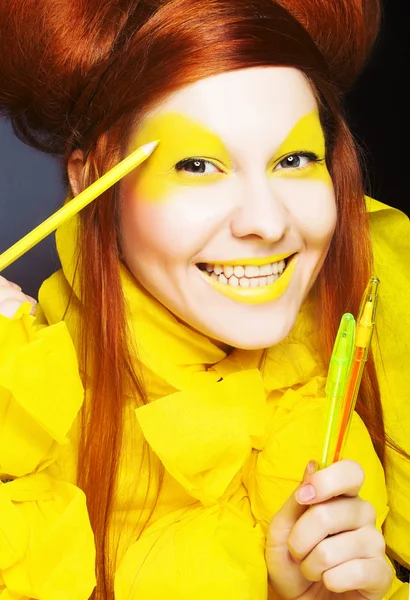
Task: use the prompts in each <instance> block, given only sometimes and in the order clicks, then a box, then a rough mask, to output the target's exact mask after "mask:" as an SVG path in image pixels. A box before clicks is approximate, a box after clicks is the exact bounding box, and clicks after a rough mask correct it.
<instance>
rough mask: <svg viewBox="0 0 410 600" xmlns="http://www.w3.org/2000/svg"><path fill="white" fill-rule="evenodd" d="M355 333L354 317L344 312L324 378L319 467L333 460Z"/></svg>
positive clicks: (326, 465) (325, 465)
mask: <svg viewBox="0 0 410 600" xmlns="http://www.w3.org/2000/svg"><path fill="white" fill-rule="evenodd" d="M355 333H356V321H355V318H354V316H353V315H352V314H350V313H345V314H344V315H343V316H342V318H341V320H340V325H339V329H338V332H337V335H336V340H335V343H334V346H333V352H332V357H331V359H330V363H329V370H328V374H327V379H326V398H327V414H326V420H325V442H324V446H323V454H322V460H321V463H320V468H321V469H323V468H325V467H328V466H329V465H330V464H331V463H332V462H333V454H334V446H335V444H336V435H335V432H336V431H337V429H338V424H340V420H341V417H342V414H341V408H342V400H343V393H344V390H345V387H346V382H347V376H348V374H349V367H350V363H351V360H352V356H353V351H354V340H355Z"/></svg>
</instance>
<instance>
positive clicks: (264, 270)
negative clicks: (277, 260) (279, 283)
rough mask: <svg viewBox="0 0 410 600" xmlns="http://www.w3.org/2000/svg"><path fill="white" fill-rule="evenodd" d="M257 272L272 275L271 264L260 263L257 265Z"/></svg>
mask: <svg viewBox="0 0 410 600" xmlns="http://www.w3.org/2000/svg"><path fill="white" fill-rule="evenodd" d="M259 272H260V274H261V275H272V265H271V264H270V265H262V266H261V267H259Z"/></svg>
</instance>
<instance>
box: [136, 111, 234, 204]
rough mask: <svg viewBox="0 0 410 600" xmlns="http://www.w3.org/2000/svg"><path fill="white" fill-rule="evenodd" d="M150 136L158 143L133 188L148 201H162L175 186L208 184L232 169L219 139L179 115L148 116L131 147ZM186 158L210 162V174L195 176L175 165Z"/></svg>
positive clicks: (139, 172) (202, 127) (204, 128)
mask: <svg viewBox="0 0 410 600" xmlns="http://www.w3.org/2000/svg"><path fill="white" fill-rule="evenodd" d="M152 139H159V140H160V143H159V145H158V147H157V149H156V150H155V153H154V154H153V155H152V157H151V158H150V159H149V160H148V161H146V163H145V164H144V165H143V166H142V167H141V168H140V169H139V170H138V181H137V189H136V193H137V194H138V195H139V196H140V197H142V198H144V199H145V200H147V201H153V202H154V201H159V200H165V199H166V197H167V195H168V194H169V192H170V191H171V190H172V188H173V187H174V186H181V185H182V186H183V185H189V186H192V185H195V186H196V185H207V184H208V183H210V182H214V181H217V180H218V179H220V178H221V177H223V176H226V174H227V173H229V172H230V171H231V169H232V165H231V160H230V158H229V154H228V151H227V150H226V148H225V146H224V145H223V143H222V141H221V139H220V138H219V137H218V136H217V135H215V134H214V133H212V132H211V131H209V130H208V129H206V127H204V126H203V125H200V124H199V123H196V122H194V121H192V120H190V119H188V118H187V117H185V116H183V115H181V114H178V113H168V114H165V115H158V116H153V117H150V118H148V119H147V120H146V122H145V123H144V124H143V125H142V127H141V129H140V131H139V132H138V134H137V136H136V139H135V140H133V144H132V147H134V146H135V148H137V147H139V146H140V145H141V144H144V143H145V140H147V141H150V140H152ZM143 140H144V141H143ZM188 158H198V159H204V160H206V161H209V163H211V164H210V167H211V169H212V173H210V174H201V175H195V174H191V173H189V172H186V171H184V170H177V169H176V168H175V165H176V164H177V163H179V162H180V161H182V160H184V159H188ZM212 165H215V167H212Z"/></svg>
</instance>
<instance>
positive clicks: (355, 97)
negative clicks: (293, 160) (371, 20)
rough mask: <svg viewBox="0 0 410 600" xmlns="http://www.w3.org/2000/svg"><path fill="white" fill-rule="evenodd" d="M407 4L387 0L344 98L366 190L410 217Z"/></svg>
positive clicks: (404, 1)
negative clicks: (368, 54) (367, 54)
mask: <svg viewBox="0 0 410 600" xmlns="http://www.w3.org/2000/svg"><path fill="white" fill-rule="evenodd" d="M329 1H332V0H329ZM405 3H406V5H407V6H406V10H405V8H404V5H405ZM409 6H410V5H409V2H408V0H384V18H383V27H382V31H381V35H380V37H379V40H378V43H377V45H376V47H375V51H374V53H373V55H372V58H371V60H370V62H369V63H368V65H367V67H366V69H365V70H364V71H363V73H362V75H361V77H360V78H359V80H358V81H357V84H356V86H355V88H354V90H353V91H352V92H351V93H350V94H349V95H348V97H347V99H346V109H347V116H348V120H349V123H350V126H351V127H352V129H353V131H354V133H355V134H356V138H357V139H358V141H359V143H360V144H361V146H362V147H363V148H364V151H365V153H366V162H367V165H368V168H369V184H370V185H369V189H368V190H367V191H368V193H370V194H371V195H373V197H375V198H377V199H378V200H380V201H382V202H385V203H386V204H390V205H392V206H394V207H396V208H400V209H401V210H402V211H403V212H405V213H406V214H407V215H408V216H410V200H409V190H408V185H407V179H408V176H409V174H410V163H408V164H407V156H406V154H405V153H406V149H407V147H408V146H409V143H408V142H407V140H406V136H407V135H408V129H409V117H408V114H409V92H408V91H407V89H406V88H407V87H408V78H409V74H410V69H409V66H408V60H409V42H408V39H409V33H408V22H406V17H407V15H408V10H409ZM405 29H406V31H405Z"/></svg>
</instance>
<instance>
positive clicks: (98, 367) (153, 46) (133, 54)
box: [0, 0, 386, 600]
mask: <svg viewBox="0 0 410 600" xmlns="http://www.w3.org/2000/svg"><path fill="white" fill-rule="evenodd" d="M5 5H6V6H3V7H2V9H1V13H0V32H1V37H2V42H3V43H2V46H3V51H2V54H3V55H2V56H1V58H0V65H1V71H0V72H1V73H2V74H3V76H4V82H5V85H4V86H3V85H2V86H1V87H2V90H1V92H0V94H1V96H0V105H1V106H3V107H4V108H3V111H4V112H5V113H6V114H8V115H10V116H11V117H12V120H13V124H14V127H15V129H16V131H17V132H18V134H19V135H20V137H21V138H22V139H23V140H25V141H26V142H28V143H30V144H31V145H34V146H36V147H38V148H41V149H42V150H44V151H46V152H52V153H59V154H62V155H64V156H65V160H66V161H67V159H68V157H69V155H70V154H71V152H72V150H73V149H75V148H80V149H81V150H83V152H84V157H85V168H84V170H83V178H82V182H81V185H82V187H86V186H88V185H89V184H91V183H92V182H93V181H94V180H95V179H96V178H97V177H99V176H101V174H102V173H104V172H106V171H108V170H109V169H110V168H111V167H112V166H114V165H115V164H116V163H117V162H118V161H119V160H120V159H121V158H122V157H123V155H124V152H125V148H126V144H127V141H128V136H129V133H130V123H133V124H134V123H135V122H136V121H138V119H139V118H141V116H142V115H143V114H144V111H146V110H147V108H148V107H149V106H151V105H152V104H154V103H156V102H158V101H160V100H161V98H164V97H165V96H166V95H167V94H169V93H170V92H172V91H173V90H176V89H178V88H180V87H181V86H184V85H187V84H189V83H192V82H194V81H197V80H199V79H202V78H204V77H207V76H211V75H214V74H217V73H221V72H226V71H230V70H234V69H242V68H249V67H253V66H275V65H280V66H290V67H295V68H297V69H300V70H301V71H302V72H303V73H305V75H306V76H307V77H308V79H309V81H310V82H311V84H312V87H313V89H314V91H315V93H316V96H317V99H318V104H319V110H320V116H321V121H322V124H323V127H324V131H325V135H326V141H327V157H326V159H327V164H328V168H329V171H330V173H331V175H332V179H333V182H334V187H335V192H336V198H337V210H338V221H337V226H336V231H335V234H334V238H333V241H332V244H331V247H330V249H329V253H328V256H327V258H326V261H325V264H324V266H323V268H322V270H321V272H320V274H319V276H318V279H317V282H316V294H317V303H318V306H320V310H319V311H318V315H317V319H318V328H319V331H320V332H322V340H321V344H322V348H321V349H322V352H323V357H324V359H325V360H328V358H329V356H330V351H331V346H332V343H333V340H334V336H335V333H336V330H337V326H338V322H339V319H340V315H341V314H342V313H343V312H346V311H350V312H354V311H356V310H357V308H358V305H359V302H360V296H361V293H362V291H363V289H364V288H365V286H366V284H367V281H368V279H369V276H370V275H371V274H372V262H371V261H372V259H371V245H370V234H369V224H368V217H367V214H366V209H365V204H364V199H363V196H364V192H363V186H362V179H361V171H360V166H359V161H358V157H357V152H356V149H355V145H354V142H353V139H352V136H351V134H350V132H349V130H348V128H347V126H346V123H345V121H344V119H343V115H342V111H341V108H340V95H341V92H342V91H343V90H345V89H346V88H348V87H349V86H350V85H351V84H352V82H353V81H354V79H355V77H356V76H357V74H358V72H359V71H360V70H361V68H362V66H363V64H364V62H365V60H366V57H367V56H368V54H369V51H370V49H371V46H372V44H373V42H374V40H375V37H376V34H377V30H378V25H379V17H380V10H379V2H378V0H352V1H351V2H330V1H329V0H280V1H278V2H274V1H273V0H204V1H201V0H169V1H160V0H157V1H155V0H151V1H149V0H146V1H138V0H88V1H86V0H71V1H67V0H60V1H59V0H6V1H5ZM292 15H293V16H292ZM28 24H30V25H29V26H28ZM302 25H303V26H302ZM22 49H23V51H22ZM118 206H119V202H118V188H117V187H115V188H113V189H111V190H108V191H107V192H105V193H104V194H103V195H102V196H101V197H100V198H99V199H97V200H96V201H95V202H94V203H93V204H92V205H91V206H89V207H87V208H86V209H84V210H83V211H82V213H81V231H80V244H81V252H80V264H79V268H78V274H79V280H80V283H81V289H82V295H81V300H82V306H81V314H82V329H81V340H82V343H81V348H80V363H81V365H82V366H83V367H84V365H85V364H86V362H87V360H88V358H89V357H91V361H90V362H91V363H92V364H93V365H94V367H93V372H92V387H89V385H88V379H87V378H85V381H84V383H85V387H86V392H87V402H86V404H85V408H84V411H85V413H86V417H87V418H86V419H84V431H83V436H82V441H81V446H80V458H79V469H78V481H79V485H80V486H81V487H82V488H83V489H84V491H85V492H86V495H87V499H88V509H89V513H90V518H91V522H92V526H93V530H94V533H95V538H96V544H97V557H98V558H97V573H98V585H97V589H96V591H95V592H94V595H93V598H98V600H108V599H111V598H113V564H112V561H113V557H110V556H108V551H107V549H108V534H107V532H108V523H109V519H110V514H111V511H112V504H113V494H114V489H115V482H116V475H117V470H118V462H119V454H120V449H121V440H122V423H123V415H124V407H125V396H126V394H125V390H127V393H129V390H130V389H131V390H133V395H134V397H135V399H136V402H137V404H139V405H140V404H143V403H146V402H147V398H146V394H145V390H144V388H143V386H142V384H141V383H140V381H139V378H138V374H137V373H135V371H134V368H133V366H132V364H133V361H132V353H133V350H132V348H131V347H130V344H129V340H128V334H127V320H126V307H125V306H124V299H123V294H122V289H121V282H120V276H119V265H120V260H121V249H120V244H119V238H118ZM352 256H354V257H355V261H354V264H353V261H352V260H351V259H350V257H352ZM340 272H344V274H345V277H344V279H343V280H342V279H341V278H340V277H339V273H340ZM343 281H349V282H350V283H349V286H348V287H346V286H345V285H344V283H343ZM357 411H358V412H359V414H360V415H361V416H362V418H363V419H364V421H365V423H366V425H367V427H368V430H369V432H370V435H371V437H372V440H373V443H374V446H375V448H376V451H377V453H378V455H379V457H380V459H381V461H382V462H383V461H384V452H385V446H386V436H385V431H384V425H383V417H382V408H381V401H380V393H379V390H378V385H377V377H376V372H375V367H374V363H373V360H372V358H370V359H369V361H368V363H367V367H366V372H365V376H364V379H363V385H362V387H361V391H360V395H359V399H358V403H357ZM145 450H148V454H147V456H148V457H150V456H151V454H150V452H149V449H148V448H144V449H141V452H142V451H145ZM151 458H153V457H151ZM152 475H153V476H154V475H155V476H158V477H159V483H160V477H161V473H160V472H158V469H157V467H156V469H155V473H154V471H153V473H152ZM159 493H160V492H159V491H158V494H157V497H158V495H159Z"/></svg>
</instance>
